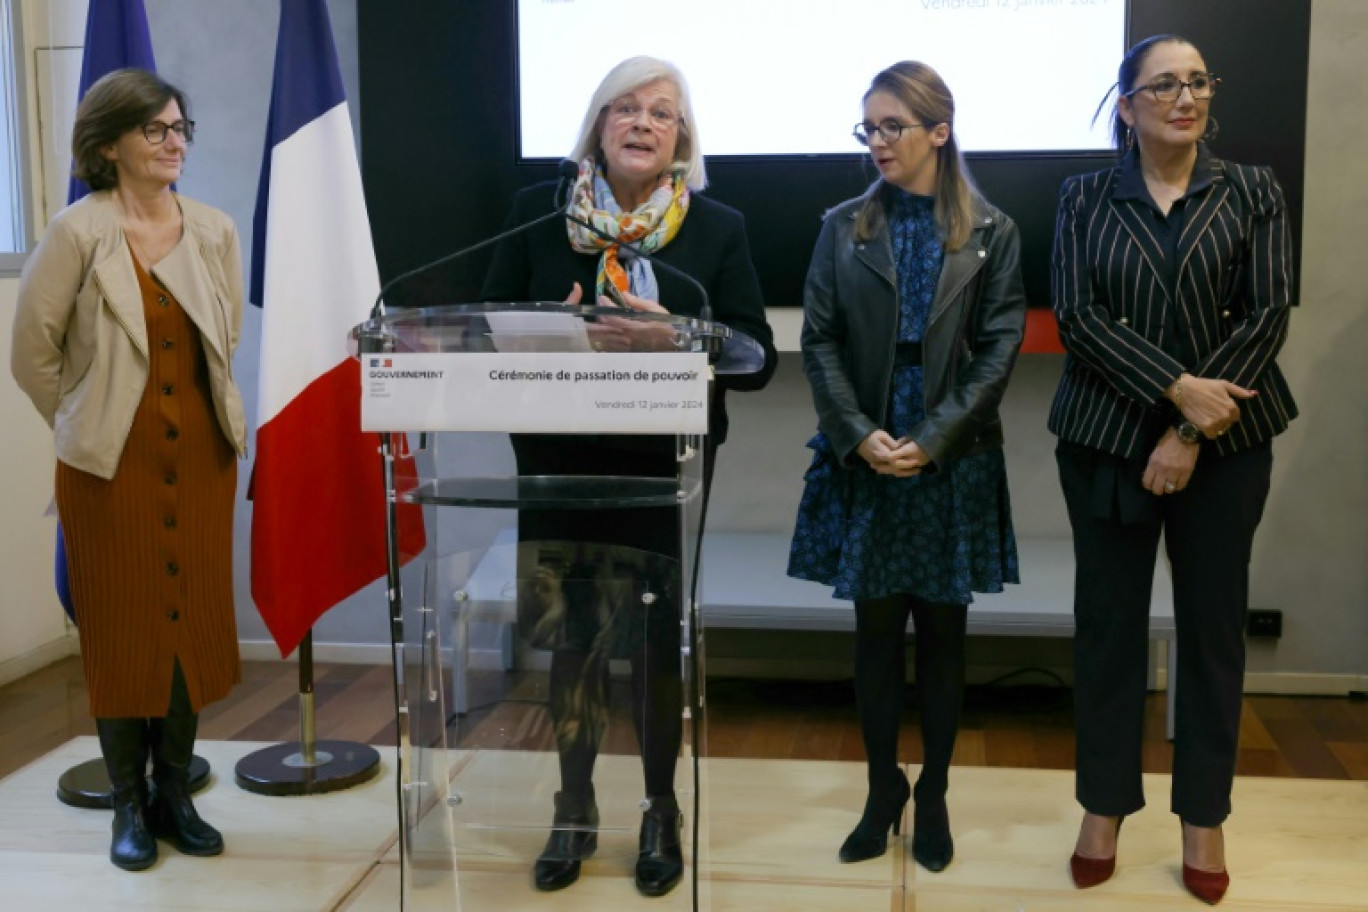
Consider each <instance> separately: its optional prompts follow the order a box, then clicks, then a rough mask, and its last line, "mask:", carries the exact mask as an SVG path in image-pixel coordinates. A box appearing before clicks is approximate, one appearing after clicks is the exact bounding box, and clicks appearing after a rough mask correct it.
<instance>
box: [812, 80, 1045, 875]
mask: <svg viewBox="0 0 1368 912" xmlns="http://www.w3.org/2000/svg"><path fill="white" fill-rule="evenodd" d="M953 123H954V101H953V99H952V97H951V95H950V92H949V90H948V89H947V88H946V86H945V83H944V82H943V81H942V80H941V78H940V76H938V75H937V74H936V72H935V71H934V70H932V69H931V68H930V67H928V66H926V65H925V64H921V63H915V62H909V61H904V62H902V63H898V64H895V65H894V66H892V67H889V68H888V69H886V70H884V71H883V72H882V73H880V74H879V75H878V76H876V77H875V78H874V82H873V84H872V85H871V86H870V89H869V91H868V92H867V93H866V94H865V97H864V120H863V121H862V122H861V123H860V124H857V125H856V127H855V138H856V139H857V140H859V141H860V142H861V143H862V144H864V145H866V146H868V148H869V152H870V156H871V157H872V159H873V161H874V164H875V166H876V167H877V168H878V169H879V173H880V179H879V180H878V181H876V182H875V184H874V185H873V186H872V187H870V189H869V190H868V192H866V193H865V194H864V195H863V196H861V197H858V198H856V199H853V200H849V201H847V202H845V203H843V204H841V205H840V206H837V207H836V208H835V209H833V210H832V211H831V212H830V213H828V214H827V216H826V220H825V224H824V225H823V227H822V232H821V235H820V236H819V238H818V240H817V248H816V250H815V251H814V253H813V258H812V264H811V266H810V268H809V270H808V276H807V285H806V289H805V291H804V298H803V306H804V310H805V321H804V325H803V337H802V340H803V366H804V370H805V371H806V373H807V377H808V382H809V383H810V384H811V386H812V395H813V400H814V402H815V403H816V406H817V417H818V425H819V428H820V430H819V433H818V434H817V436H816V437H814V438H813V440H812V441H810V442H809V444H808V445H809V446H810V447H811V448H812V449H813V450H814V451H815V455H814V457H813V461H812V466H811V468H810V469H809V470H808V473H807V477H806V483H807V484H806V489H805V491H804V493H803V500H802V503H801V505H800V507H799V511H798V521H797V527H796V529H795V531H794V537H793V546H792V552H791V554H790V560H789V573H790V574H791V575H793V576H796V577H799V578H802V579H810V580H816V581H818V582H822V583H826V584H828V585H832V586H834V587H835V593H834V594H835V596H836V597H837V598H844V599H853V600H854V602H855V619H856V646H855V690H856V695H857V698H858V702H859V712H860V729H861V733H862V735H863V739H864V745H865V754H866V756H867V759H868V776H869V795H868V798H867V800H866V802H865V808H864V814H863V816H862V817H861V818H860V822H859V824H858V825H857V826H856V827H855V830H854V831H853V832H852V833H851V834H850V836H849V837H848V838H847V839H846V841H845V844H844V845H842V846H841V851H840V857H841V860H842V861H847V862H849V861H862V860H864V859H867V858H873V857H876V856H879V855H882V854H883V853H884V851H885V849H886V847H887V841H888V831H889V829H890V827H891V828H892V829H893V831H894V832H895V833H896V832H898V830H899V826H900V824H901V819H902V812H903V808H904V806H905V805H906V803H907V799H908V797H909V793H914V794H915V796H916V807H915V814H914V818H913V838H912V853H913V855H914V857H915V858H916V859H917V861H918V862H920V863H921V864H922V865H923V866H924V867H925V868H927V869H928V870H931V871H940V870H942V869H943V868H944V867H945V866H946V865H948V864H949V863H950V860H951V858H952V857H953V854H954V843H953V841H952V839H951V835H950V819H949V812H948V810H947V808H946V803H945V794H946V790H947V787H948V775H949V767H950V756H951V753H952V752H953V750H954V744H955V735H956V732H957V731H958V728H959V712H960V703H961V698H962V695H963V691H964V631H965V620H966V611H967V605H968V603H969V602H970V601H971V600H972V598H973V596H972V594H971V593H972V592H1000V591H1001V590H1002V586H1003V584H1004V583H1009V582H1011V583H1014V582H1017V555H1016V542H1015V539H1014V537H1013V533H1012V520H1011V512H1010V506H1009V503H1008V496H1007V476H1006V470H1005V467H1004V463H1003V457H1002V424H1001V422H1000V420H999V418H998V414H997V408H998V403H999V402H1000V401H1001V399H1002V394H1003V391H1004V390H1005V388H1006V386H1007V378H1008V375H1009V374H1010V373H1011V369H1012V364H1013V362H1014V361H1015V359H1016V353H1017V348H1018V347H1019V345H1020V343H1021V336H1022V331H1023V327H1024V325H1025V315H1026V310H1025V308H1026V299H1025V295H1024V293H1023V291H1022V285H1021V274H1020V269H1019V258H1020V244H1019V239H1018V236H1017V231H1016V226H1015V225H1014V224H1013V223H1012V221H1011V220H1010V219H1008V218H1007V217H1006V216H1005V215H1003V214H1002V213H1001V212H999V211H997V210H996V209H994V208H993V207H992V206H990V205H989V204H988V203H987V201H985V200H984V199H983V198H982V197H981V196H980V195H979V194H978V193H977V191H976V190H975V189H974V187H973V184H972V183H971V182H970V179H969V176H968V175H967V174H966V173H965V170H964V164H963V161H962V160H961V158H960V153H959V149H958V146H957V143H956V140H955V134H954V129H953ZM909 614H910V615H911V616H912V619H913V623H914V625H915V630H916V634H917V638H916V639H917V694H918V706H919V709H920V713H921V729H922V745H923V754H924V759H923V764H922V771H921V776H920V778H919V779H918V780H917V786H916V789H915V792H913V790H911V789H909V787H908V784H907V778H906V776H905V775H904V774H903V772H902V770H901V768H900V767H899V765H898V758H897V745H898V724H899V719H900V716H901V713H902V706H903V691H904V686H905V683H906V681H905V677H906V676H905V658H904V648H905V645H906V632H907V620H908V616H909Z"/></svg>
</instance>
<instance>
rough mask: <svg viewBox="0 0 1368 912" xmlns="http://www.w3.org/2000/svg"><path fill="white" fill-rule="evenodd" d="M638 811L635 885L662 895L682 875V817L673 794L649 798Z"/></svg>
mask: <svg viewBox="0 0 1368 912" xmlns="http://www.w3.org/2000/svg"><path fill="white" fill-rule="evenodd" d="M650 800H651V806H650V807H649V808H647V809H646V812H645V813H643V814H642V815H641V837H640V840H639V842H638V846H639V849H640V851H639V852H638V854H637V862H636V887H637V889H638V890H640V891H641V892H642V893H644V894H646V895H647V896H664V895H665V894H666V893H669V892H670V891H671V890H673V889H674V888H675V884H677V883H679V879H680V877H682V876H683V875H684V850H683V847H682V846H681V845H680V842H679V836H680V833H681V831H682V830H683V828H684V820H683V818H682V817H681V816H680V814H679V802H678V801H676V800H675V797H674V796H673V795H669V796H662V797H659V798H652V799H650Z"/></svg>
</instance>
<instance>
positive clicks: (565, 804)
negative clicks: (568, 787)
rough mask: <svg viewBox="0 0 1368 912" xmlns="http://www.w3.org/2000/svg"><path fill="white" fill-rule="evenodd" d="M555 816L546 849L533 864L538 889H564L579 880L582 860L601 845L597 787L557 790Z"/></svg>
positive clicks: (533, 881)
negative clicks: (582, 789) (595, 801)
mask: <svg viewBox="0 0 1368 912" xmlns="http://www.w3.org/2000/svg"><path fill="white" fill-rule="evenodd" d="M555 802H556V816H555V818H554V819H553V821H552V830H551V835H550V836H549V837H548V838H547V840H546V848H544V849H542V853H541V857H539V858H538V859H537V863H536V864H535V865H533V867H532V883H533V885H534V886H536V888H537V889H538V890H563V889H565V888H566V887H568V886H570V885H571V884H572V883H574V882H575V881H577V880H579V875H580V860H581V859H584V858H588V857H589V856H590V855H593V854H594V850H595V849H597V848H598V829H597V827H598V823H599V813H598V805H597V804H595V803H594V790H593V788H592V787H591V788H590V789H589V791H588V792H587V793H580V792H568V791H565V792H557V793H556V797H555Z"/></svg>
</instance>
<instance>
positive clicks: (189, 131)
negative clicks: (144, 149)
mask: <svg viewBox="0 0 1368 912" xmlns="http://www.w3.org/2000/svg"><path fill="white" fill-rule="evenodd" d="M168 131H169V132H171V133H175V134H176V135H177V136H179V137H180V138H181V139H183V140H185V141H186V142H188V143H192V142H194V141H195V122H194V121H193V120H178V121H176V122H175V123H162V122H161V121H160V120H153V121H150V122H148V123H145V124H143V125H142V135H143V136H144V137H145V138H146V139H147V141H148V142H150V143H151V144H152V145H154V146H159V145H161V144H162V143H164V142H166V134H167V132H168Z"/></svg>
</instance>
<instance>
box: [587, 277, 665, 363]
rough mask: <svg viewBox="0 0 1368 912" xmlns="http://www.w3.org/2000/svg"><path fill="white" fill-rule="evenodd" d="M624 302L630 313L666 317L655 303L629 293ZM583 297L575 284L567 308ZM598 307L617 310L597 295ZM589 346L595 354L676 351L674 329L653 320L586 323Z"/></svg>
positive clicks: (615, 319)
mask: <svg viewBox="0 0 1368 912" xmlns="http://www.w3.org/2000/svg"><path fill="white" fill-rule="evenodd" d="M621 295H622V300H623V302H624V303H625V304H626V305H627V306H628V307H629V308H631V309H632V310H636V311H641V312H643V313H660V314H667V313H669V311H668V310H666V309H665V308H664V307H662V306H660V303H659V302H657V301H651V300H649V299H647V298H642V297H638V296H637V295H634V294H632V293H631V292H629V291H624V292H621ZM583 297H584V289H582V288H581V287H580V283H579V282H575V283H574V285H573V286H572V287H571V289H570V294H568V295H566V297H565V303H566V304H578V303H580V300H581V299H582V298H583ZM597 304H598V306H599V307H617V306H618V305H617V304H615V303H614V302H613V301H612V300H611V299H610V298H609V297H607V296H606V295H599V299H598V301H597ZM585 328H586V329H587V330H588V331H589V342H590V344H591V345H593V347H594V351H611V352H630V351H636V352H640V351H677V350H678V347H677V346H676V345H675V337H676V333H675V328H674V326H672V325H671V324H669V323H666V322H663V321H660V322H658V321H655V320H627V319H623V318H621V317H610V316H600V317H599V318H598V319H597V320H595V321H594V322H592V323H586V324H585Z"/></svg>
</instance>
